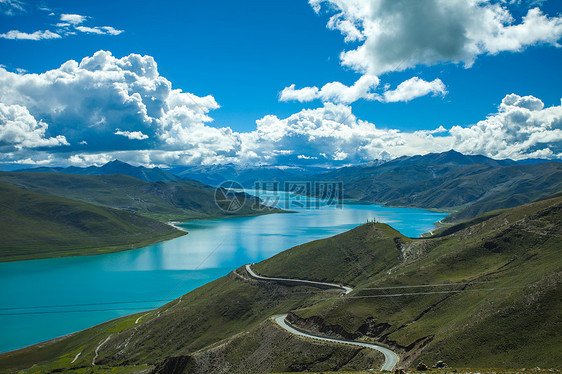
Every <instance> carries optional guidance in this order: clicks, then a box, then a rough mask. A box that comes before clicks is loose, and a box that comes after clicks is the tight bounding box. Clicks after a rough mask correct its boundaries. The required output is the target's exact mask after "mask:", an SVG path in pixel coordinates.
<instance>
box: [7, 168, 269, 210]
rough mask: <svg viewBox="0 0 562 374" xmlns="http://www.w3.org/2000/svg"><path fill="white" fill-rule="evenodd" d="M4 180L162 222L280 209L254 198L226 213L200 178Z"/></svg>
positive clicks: (14, 176)
mask: <svg viewBox="0 0 562 374" xmlns="http://www.w3.org/2000/svg"><path fill="white" fill-rule="evenodd" d="M0 182H1V183H6V184H11V185H13V186H16V187H19V188H23V189H27V190H30V191H34V192H37V193H43V194H49V195H54V196H60V197H65V198H68V199H73V200H79V201H84V202H88V203H92V204H96V205H102V206H106V207H111V208H116V209H122V210H126V211H129V212H133V213H137V214H140V215H143V216H146V217H150V218H154V219H158V220H161V221H187V220H192V219H205V218H219V217H225V216H229V215H232V216H234V215H256V214H263V213H269V212H273V211H278V210H270V209H261V210H256V209H254V207H253V201H251V200H249V199H247V200H246V202H245V204H244V206H243V207H242V208H241V209H240V210H239V211H237V212H235V213H232V214H229V213H225V212H224V211H223V210H221V209H219V207H218V206H217V205H216V203H215V200H214V193H215V190H214V188H212V187H209V186H207V185H204V184H203V183H199V182H196V181H189V182H167V183H164V182H153V183H151V182H145V181H142V180H140V179H136V178H133V177H129V176H125V175H119V174H112V175H73V174H62V173H33V172H13V173H9V172H0Z"/></svg>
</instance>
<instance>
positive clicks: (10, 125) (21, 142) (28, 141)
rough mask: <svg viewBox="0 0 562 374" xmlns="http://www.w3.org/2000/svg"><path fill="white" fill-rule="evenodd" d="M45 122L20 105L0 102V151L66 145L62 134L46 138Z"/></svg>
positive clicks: (46, 127) (46, 126)
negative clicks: (38, 119)
mask: <svg viewBox="0 0 562 374" xmlns="http://www.w3.org/2000/svg"><path fill="white" fill-rule="evenodd" d="M48 127H49V126H48V125H47V124H46V123H45V122H41V121H40V122H37V120H36V119H35V118H34V117H33V116H32V115H31V114H30V113H29V111H28V110H27V108H26V107H24V106H21V105H6V104H4V103H1V102H0V151H1V152H6V151H13V150H14V149H22V148H37V147H55V146H61V145H68V142H67V141H66V138H65V137H64V136H63V135H57V136H56V137H51V138H47V137H45V133H46V131H47V129H48Z"/></svg>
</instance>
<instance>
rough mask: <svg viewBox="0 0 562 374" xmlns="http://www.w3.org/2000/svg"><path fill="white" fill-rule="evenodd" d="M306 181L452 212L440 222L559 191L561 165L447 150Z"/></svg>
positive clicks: (353, 195) (368, 198)
mask: <svg viewBox="0 0 562 374" xmlns="http://www.w3.org/2000/svg"><path fill="white" fill-rule="evenodd" d="M311 179H312V180H316V181H320V180H324V181H341V182H343V191H344V197H345V198H347V199H351V200H358V201H365V202H371V203H377V204H384V205H388V206H405V207H416V208H428V209H437V210H444V211H451V212H453V214H451V215H450V216H448V217H447V218H446V219H445V221H446V222H447V221H448V222H455V221H457V222H458V221H462V220H465V219H469V218H473V217H475V216H476V215H478V214H480V213H484V212H486V211H490V210H495V209H502V208H509V207H514V206H517V205H520V204H524V203H529V202H532V201H535V200H537V199H540V198H543V197H546V196H549V195H552V194H554V193H556V192H558V191H560V190H562V163H560V162H548V163H538V164H532V165H519V164H518V163H516V162H515V161H511V160H494V159H491V158H488V157H484V156H467V155H463V154H461V153H458V152H456V151H449V152H444V153H430V154H427V155H424V156H412V157H400V158H397V159H394V160H392V161H389V162H386V163H384V164H382V165H378V166H372V167H363V166H353V167H347V168H341V169H337V170H334V171H331V172H328V173H324V174H320V175H317V176H314V177H313V178H311Z"/></svg>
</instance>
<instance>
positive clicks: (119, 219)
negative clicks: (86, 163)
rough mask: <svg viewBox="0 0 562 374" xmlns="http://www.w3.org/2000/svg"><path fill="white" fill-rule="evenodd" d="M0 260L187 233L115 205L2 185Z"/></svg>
mask: <svg viewBox="0 0 562 374" xmlns="http://www.w3.org/2000/svg"><path fill="white" fill-rule="evenodd" d="M0 206H2V214H1V215H0V233H1V236H2V240H1V241H0V261H17V260H25V259H31V258H33V259H36V258H47V257H61V256H76V255H93V254H102V253H109V252H115V251H119V250H126V249H132V248H138V247H142V246H146V245H149V244H154V243H157V242H160V241H163V240H167V239H172V238H175V237H178V236H181V235H184V234H185V232H183V231H179V230H176V229H175V228H173V227H171V226H169V225H166V224H163V223H160V222H157V221H155V220H152V219H149V218H145V217H141V216H138V215H136V214H132V213H129V212H125V211H122V210H118V209H111V208H106V207H101V206H96V205H92V204H88V203H84V202H80V201H74V200H69V199H65V198H61V197H56V196H49V195H43V194H38V193H35V192H30V191H26V190H23V189H20V188H17V187H13V186H10V185H6V184H3V183H0Z"/></svg>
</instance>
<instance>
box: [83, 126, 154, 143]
mask: <svg viewBox="0 0 562 374" xmlns="http://www.w3.org/2000/svg"><path fill="white" fill-rule="evenodd" d="M115 135H121V136H124V137H126V138H128V139H130V140H143V139H148V135H146V134H143V133H142V131H121V130H119V129H117V131H115ZM83 142H85V141H84V140H82V142H81V143H82V144H88V142H85V143H83Z"/></svg>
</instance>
